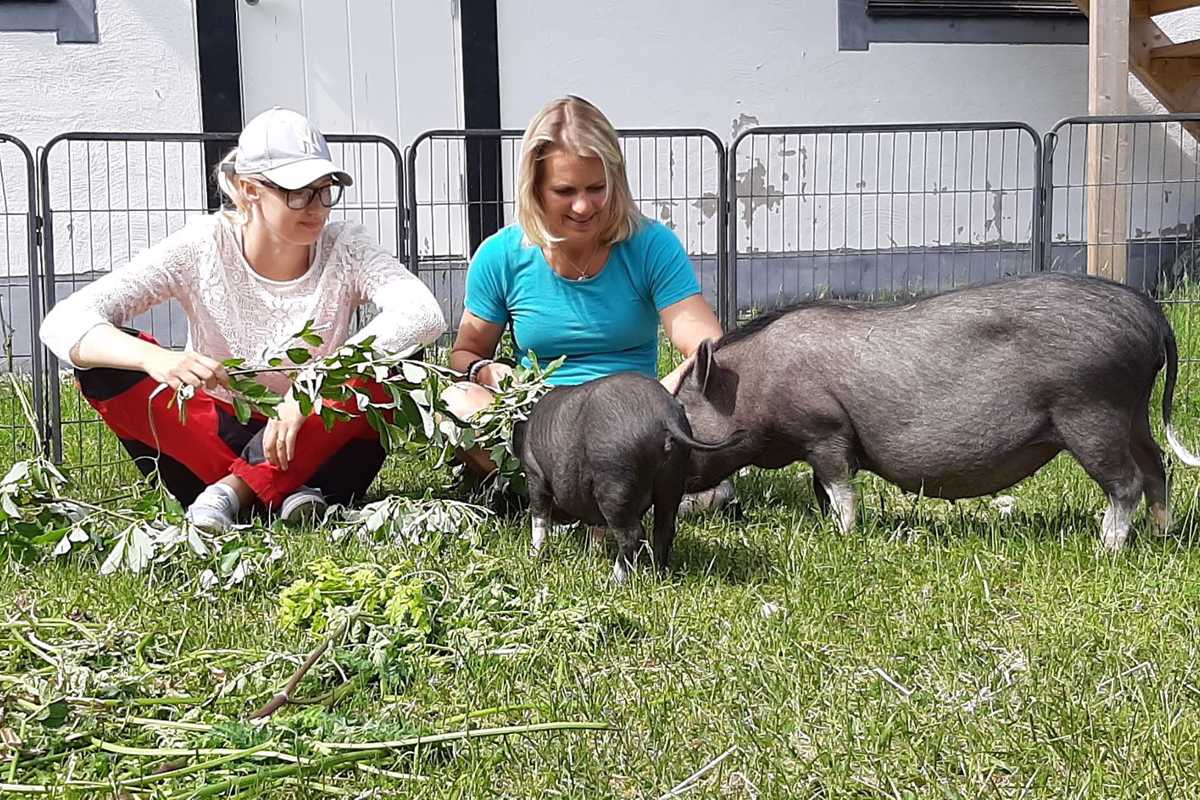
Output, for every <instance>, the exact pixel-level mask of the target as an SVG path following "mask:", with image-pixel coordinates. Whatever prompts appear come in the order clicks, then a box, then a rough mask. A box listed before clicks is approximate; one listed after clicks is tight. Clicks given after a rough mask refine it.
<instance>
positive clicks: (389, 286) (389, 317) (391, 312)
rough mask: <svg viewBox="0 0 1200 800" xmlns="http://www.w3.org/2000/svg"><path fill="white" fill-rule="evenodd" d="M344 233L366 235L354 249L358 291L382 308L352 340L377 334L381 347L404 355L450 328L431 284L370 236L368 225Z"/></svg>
mask: <svg viewBox="0 0 1200 800" xmlns="http://www.w3.org/2000/svg"><path fill="white" fill-rule="evenodd" d="M343 235H353V236H356V237H361V238H363V239H364V240H363V241H361V242H359V243H358V244H359V246H358V247H354V248H351V250H350V252H351V253H353V257H355V258H356V259H357V261H358V263H357V265H356V266H357V270H356V272H357V274H358V283H359V285H358V292H359V295H360V296H361V297H362V298H364V299H366V300H369V301H370V302H371V303H373V304H374V305H375V307H376V308H378V309H379V313H378V314H377V315H376V316H375V318H374V319H372V320H371V321H370V322H369V323H368V324H367V325H366V326H364V327H363V329H362V330H360V331H359V332H358V333H356V334H354V335H353V336H351V337H350V339H349V341H350V342H358V341H361V340H363V339H365V338H367V337H368V336H374V337H375V344H374V347H375V348H376V349H377V350H380V351H382V352H385V353H398V354H400V355H404V356H407V355H411V354H412V353H413V352H415V351H417V350H419V349H421V348H422V347H425V346H426V345H428V344H432V343H433V342H434V341H436V340H437V338H438V337H439V336H441V335H442V333H443V332H444V331H445V330H446V317H445V316H444V315H443V314H442V309H441V306H439V305H438V302H437V298H435V297H434V296H433V293H432V292H431V291H429V288H428V287H427V286H425V284H424V283H423V282H422V281H421V279H420V278H418V277H417V276H415V275H413V274H412V273H411V272H409V271H408V270H407V269H405V268H404V265H403V264H401V263H400V262H399V261H398V260H396V258H394V257H393V256H392V255H391V254H390V253H388V252H387V251H385V250H384V249H383V248H381V247H380V246H379V245H378V244H377V243H376V242H375V241H374V239H373V238H370V233H369V232H368V231H367V230H366V229H365V228H364V229H362V230H361V231H352V232H347V233H346V234H343Z"/></svg>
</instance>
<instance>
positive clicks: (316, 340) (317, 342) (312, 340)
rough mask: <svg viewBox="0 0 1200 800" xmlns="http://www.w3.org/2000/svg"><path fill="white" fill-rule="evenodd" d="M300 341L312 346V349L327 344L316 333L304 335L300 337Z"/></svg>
mask: <svg viewBox="0 0 1200 800" xmlns="http://www.w3.org/2000/svg"><path fill="white" fill-rule="evenodd" d="M300 339H302V340H303V341H304V343H305V344H307V345H311V346H312V347H320V346H321V345H322V344H324V343H325V340H324V339H322V338H321V337H320V336H319V335H317V334H315V333H303V334H301V335H300Z"/></svg>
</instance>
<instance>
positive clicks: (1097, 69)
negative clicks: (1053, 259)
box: [1087, 0, 1130, 282]
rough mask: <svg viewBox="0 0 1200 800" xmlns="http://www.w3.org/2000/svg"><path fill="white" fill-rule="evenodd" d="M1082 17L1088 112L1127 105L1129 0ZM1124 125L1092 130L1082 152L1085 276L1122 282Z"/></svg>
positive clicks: (1099, 0)
mask: <svg viewBox="0 0 1200 800" xmlns="http://www.w3.org/2000/svg"><path fill="white" fill-rule="evenodd" d="M1090 5H1091V9H1090V13H1089V14H1088V113H1089V114H1124V113H1126V110H1127V108H1128V104H1129V57H1130V49H1129V42H1130V36H1129V34H1130V31H1129V0H1092V2H1091V3H1090ZM1126 139H1127V135H1126V132H1125V126H1124V125H1100V126H1092V127H1091V128H1090V129H1089V130H1088V147H1087V223H1088V231H1087V243H1088V274H1089V275H1100V276H1103V277H1105V278H1110V279H1111V280H1114V281H1121V282H1124V281H1125V276H1126V248H1127V242H1128V239H1129V220H1128V215H1129V211H1128V209H1129V187H1128V184H1129V167H1128V161H1129V148H1128V142H1127V141H1126Z"/></svg>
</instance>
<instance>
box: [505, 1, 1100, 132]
mask: <svg viewBox="0 0 1200 800" xmlns="http://www.w3.org/2000/svg"><path fill="white" fill-rule="evenodd" d="M499 29H500V83H501V109H502V114H503V119H504V121H505V124H508V125H515V126H521V125H523V124H524V122H525V121H526V120H528V119H529V117H530V116H531V115H532V114H533V113H534V112H535V111H536V110H537V109H538V108H539V107H540V106H541V105H542V103H544V102H545V101H546V100H548V99H550V98H551V97H554V96H556V95H559V94H562V93H564V92H567V91H571V92H574V93H576V94H581V95H583V96H585V97H587V98H588V99H590V100H592V101H593V102H595V103H596V104H597V105H599V106H600V108H602V109H604V111H605V113H606V114H608V115H609V117H610V118H611V119H612V120H613V121H614V123H615V124H617V125H618V126H641V125H698V126H702V127H707V128H711V129H712V130H714V131H716V132H717V133H719V134H721V135H722V136H724V137H726V138H731V137H732V136H733V135H734V134H735V133H736V132H737V131H738V130H740V129H741V128H743V127H745V126H747V125H749V124H762V125H802V124H813V123H866V122H881V121H890V122H922V121H949V120H995V119H1017V120H1024V121H1027V122H1030V123H1032V124H1033V125H1034V126H1035V127H1039V128H1044V127H1047V126H1049V124H1050V123H1052V122H1053V121H1054V120H1056V119H1057V118H1059V117H1062V116H1066V115H1068V114H1076V113H1084V112H1086V110H1087V47H1086V46H1079V45H1061V46H1059V45H1022V46H1011V45H928V44H912V45H910V44H872V45H871V48H870V50H867V51H856V52H839V51H838V49H837V42H838V27H837V3H836V2H833V0H828V1H827V0H806V1H805V2H801V3H797V2H789V0H752V1H751V2H746V3H729V2H720V1H719V0H715V1H714V0H704V1H703V2H697V1H695V0H693V2H687V0H668V1H666V2H656V3H643V2H638V0H612V1H611V2H605V3H588V4H584V3H571V4H565V3H559V2H557V1H556V0H507V1H505V0H502V1H501V2H500V3H499Z"/></svg>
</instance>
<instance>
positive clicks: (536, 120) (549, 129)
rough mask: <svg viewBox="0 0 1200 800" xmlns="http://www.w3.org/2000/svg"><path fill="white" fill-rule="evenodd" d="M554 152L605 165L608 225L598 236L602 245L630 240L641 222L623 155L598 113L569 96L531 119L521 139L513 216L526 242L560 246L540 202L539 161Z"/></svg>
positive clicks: (605, 122)
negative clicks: (563, 151)
mask: <svg viewBox="0 0 1200 800" xmlns="http://www.w3.org/2000/svg"><path fill="white" fill-rule="evenodd" d="M556 148H561V149H562V150H565V151H566V152H568V153H572V154H574V155H578V156H583V157H585V158H586V157H594V158H598V159H600V161H601V163H603V164H604V179H605V185H606V186H607V193H606V197H605V201H604V207H605V210H606V211H607V212H608V221H607V223H606V224H605V225H604V227H603V228H602V229H601V231H600V242H601V244H614V243H616V242H620V241H624V240H625V239H628V238H629V237H630V236H632V235H633V234H634V232H635V231H636V230H637V229H638V228H639V227H640V226H641V225H642V223H643V221H644V220H645V217H644V216H643V215H642V212H641V211H639V210H638V207H637V205H636V204H635V203H634V202H633V193H632V192H630V190H629V179H628V178H627V177H626V175H625V156H624V154H622V153H621V145H620V143H619V142H618V140H617V132H616V131H615V130H614V129H613V126H612V123H610V122H609V121H608V118H607V117H605V116H604V114H603V113H601V111H600V109H598V108H596V107H595V106H594V105H592V104H591V103H589V102H588V101H587V100H584V99H583V98H581V97H576V96H574V95H567V96H566V97H560V98H558V99H557V100H551V101H550V102H549V103H547V104H546V106H545V107H544V108H542V110H541V111H539V112H538V113H537V114H536V115H534V117H533V119H532V120H530V121H529V127H528V128H526V129H525V135H524V137H522V139H521V161H520V164H519V165H518V173H517V196H516V211H517V222H518V224H520V226H521V230H522V231H523V232H524V234H525V238H526V239H527V240H529V241H530V242H532V243H533V244H536V245H538V246H539V247H550V246H552V245H554V244H555V243H556V242H560V241H562V237H559V236H555V235H553V234H552V233H550V230H549V228H548V227H547V225H546V219H545V214H544V209H543V208H542V203H541V200H540V199H539V197H538V182H539V178H540V177H541V175H540V174H539V173H540V171H541V167H540V162H541V161H542V160H543V159H545V158H546V157H547V156H548V155H549V154H550V153H551V152H552V151H554V150H555V149H556Z"/></svg>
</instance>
